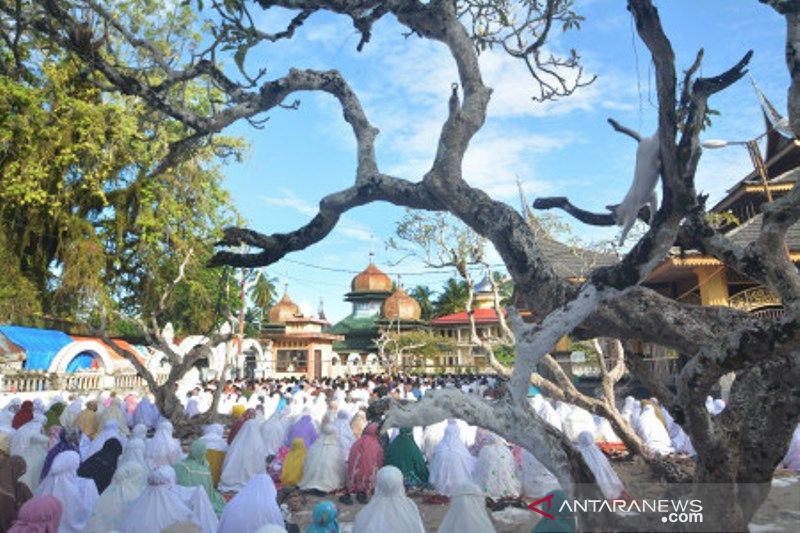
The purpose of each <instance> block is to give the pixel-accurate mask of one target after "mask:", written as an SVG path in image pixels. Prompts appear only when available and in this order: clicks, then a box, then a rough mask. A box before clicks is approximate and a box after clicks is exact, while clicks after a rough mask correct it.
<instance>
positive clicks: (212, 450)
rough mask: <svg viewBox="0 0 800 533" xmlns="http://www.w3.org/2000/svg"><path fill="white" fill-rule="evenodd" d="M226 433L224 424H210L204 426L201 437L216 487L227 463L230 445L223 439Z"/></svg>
mask: <svg viewBox="0 0 800 533" xmlns="http://www.w3.org/2000/svg"><path fill="white" fill-rule="evenodd" d="M224 433H225V428H224V427H223V425H222V424H208V425H205V426H203V436H202V437H200V438H201V439H202V440H203V441H204V442H205V443H206V459H207V460H208V469H209V470H210V471H211V482H212V484H213V485H214V487H216V486H217V485H218V484H219V476H220V475H222V464H223V463H224V462H225V454H226V453H227V452H228V443H227V442H226V441H225V438H224V437H223V435H224ZM261 436H262V438H263V436H264V432H263V426H262V432H261Z"/></svg>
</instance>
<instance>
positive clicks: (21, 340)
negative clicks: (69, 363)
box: [0, 326, 73, 370]
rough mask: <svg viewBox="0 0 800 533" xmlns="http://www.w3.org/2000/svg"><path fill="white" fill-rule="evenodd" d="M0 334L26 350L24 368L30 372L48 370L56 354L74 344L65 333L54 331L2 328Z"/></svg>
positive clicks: (18, 327) (17, 327)
mask: <svg viewBox="0 0 800 533" xmlns="http://www.w3.org/2000/svg"><path fill="white" fill-rule="evenodd" d="M0 333H2V334H3V335H4V336H5V337H7V338H8V340H10V341H11V342H13V343H14V344H16V345H17V346H19V347H21V348H23V349H24V350H25V363H24V364H23V368H26V369H28V370H47V369H48V368H50V363H51V362H52V361H53V359H54V358H55V356H56V354H57V353H58V352H59V351H61V349H62V348H64V347H65V346H67V345H68V344H71V343H72V342H73V340H72V337H70V336H69V335H67V334H66V333H64V332H63V331H55V330H52V329H38V328H26V327H22V326H0Z"/></svg>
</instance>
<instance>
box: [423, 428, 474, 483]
mask: <svg viewBox="0 0 800 533" xmlns="http://www.w3.org/2000/svg"><path fill="white" fill-rule="evenodd" d="M474 469H475V458H474V457H472V455H470V453H469V450H467V447H466V445H465V444H464V442H463V441H462V440H461V434H460V431H459V429H458V424H456V421H455V420H453V419H450V420H448V421H447V426H446V427H445V430H444V436H443V437H442V440H441V441H439V444H437V445H436V448H434V450H433V458H432V459H431V465H430V483H431V485H433V488H434V489H435V490H436V492H438V493H439V494H442V495H444V496H448V497H449V496H452V495H453V491H454V490H455V489H456V487H457V486H459V485H462V484H464V483H470V482H471V481H472V472H473V470H474Z"/></svg>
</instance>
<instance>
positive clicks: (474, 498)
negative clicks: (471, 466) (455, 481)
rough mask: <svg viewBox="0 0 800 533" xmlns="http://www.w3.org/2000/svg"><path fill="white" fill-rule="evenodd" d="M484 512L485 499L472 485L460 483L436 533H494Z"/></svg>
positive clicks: (490, 522)
mask: <svg viewBox="0 0 800 533" xmlns="http://www.w3.org/2000/svg"><path fill="white" fill-rule="evenodd" d="M494 532H495V528H494V524H492V520H491V519H490V518H489V513H487V512H486V497H485V496H484V494H483V493H482V492H481V489H479V488H478V487H477V486H476V485H475V484H474V483H462V484H461V485H459V486H458V487H456V488H455V490H454V491H453V498H452V500H451V501H450V507H448V509H447V514H445V515H444V520H442V523H441V524H440V525H439V529H438V533H494Z"/></svg>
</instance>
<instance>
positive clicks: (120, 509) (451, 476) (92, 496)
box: [0, 376, 800, 533]
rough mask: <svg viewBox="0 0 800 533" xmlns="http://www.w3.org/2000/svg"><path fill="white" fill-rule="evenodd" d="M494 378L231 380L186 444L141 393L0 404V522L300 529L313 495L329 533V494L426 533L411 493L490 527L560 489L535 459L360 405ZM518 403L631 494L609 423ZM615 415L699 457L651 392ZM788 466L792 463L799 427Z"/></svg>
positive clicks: (84, 527)
mask: <svg viewBox="0 0 800 533" xmlns="http://www.w3.org/2000/svg"><path fill="white" fill-rule="evenodd" d="M194 385H195V384H189V385H188V386H186V385H181V387H182V388H183V389H184V390H183V391H182V392H181V396H182V397H183V398H184V400H185V403H186V410H185V415H186V416H190V417H191V416H197V415H198V414H200V413H201V412H202V411H203V410H204V407H205V406H204V404H205V403H206V399H202V401H201V398H198V396H200V395H202V393H203V392H207V390H206V391H204V390H203V389H202V388H199V389H197V388H195V387H194ZM498 385H499V382H498V381H497V380H496V378H494V377H491V376H478V377H470V378H458V377H437V378H426V379H421V378H411V377H399V378H398V377H396V376H395V377H392V376H360V377H357V378H348V379H339V380H322V381H319V382H317V381H311V382H308V381H305V380H282V381H278V380H263V381H259V382H238V383H230V384H227V385H226V387H225V390H223V391H220V392H221V396H220V398H219V400H220V401H219V410H220V412H221V413H226V414H229V415H232V418H231V419H232V423H231V424H229V425H227V426H224V425H222V424H218V423H213V424H208V425H205V426H203V427H202V436H200V437H199V438H197V439H196V440H194V441H193V442H191V443H190V444H189V445H188V447H186V448H185V447H184V446H183V445H182V444H181V442H180V441H179V440H178V439H177V438H175V436H174V435H173V425H172V423H171V422H170V421H169V420H167V419H166V418H164V417H162V416H161V414H160V412H159V410H158V408H157V407H156V405H155V404H154V403H153V401H152V399H151V398H150V397H148V396H147V395H145V396H143V397H142V398H141V399H140V398H139V397H138V396H137V395H135V394H129V395H127V396H125V398H124V400H121V399H120V398H118V397H117V396H116V395H115V394H113V393H110V394H108V393H104V394H102V395H100V396H99V397H96V398H93V399H90V398H71V399H70V400H69V401H63V400H62V399H61V398H60V397H56V398H54V399H52V400H51V401H50V402H49V404H45V403H44V402H43V401H42V400H41V399H36V400H34V401H30V400H26V401H19V399H18V398H14V397H12V398H11V399H10V401H9V402H8V403H7V405H5V407H3V408H2V410H0V531H12V532H15V533H20V532H47V531H52V532H55V531H59V532H62V533H72V532H81V531H87V532H108V531H122V532H126V533H140V532H141V533H151V532H155V531H170V532H189V531H192V532H197V531H199V532H203V533H214V532H220V533H240V532H256V531H258V532H270V531H299V528H298V526H297V524H296V522H298V520H297V514H296V513H298V511H300V510H302V509H303V502H304V498H305V497H306V495H307V494H309V493H311V494H314V495H317V496H323V497H326V498H329V500H326V501H322V502H320V503H318V504H317V505H316V506H314V508H313V513H312V518H313V522H312V523H311V524H310V525H308V527H307V528H306V530H305V531H306V533H322V532H338V531H339V523H338V510H337V504H338V505H340V506H341V505H344V506H349V505H352V504H353V503H354V500H355V501H358V502H359V503H360V504H362V505H363V507H362V508H361V509H360V510H359V511H358V513H357V514H356V516H355V521H354V522H353V523H352V528H351V530H352V531H354V532H355V533H371V532H381V533H393V532H398V533H407V532H410V533H416V532H423V531H425V527H424V526H423V522H422V519H421V516H420V513H419V510H418V508H417V506H416V504H415V503H414V501H413V500H412V499H411V498H409V497H408V496H407V493H410V494H412V495H413V496H417V497H423V498H424V499H431V498H433V500H432V501H434V502H435V503H448V502H449V507H448V510H447V513H446V515H445V517H444V519H443V521H442V522H441V524H440V525H439V527H438V531H439V532H444V533H447V532H454V533H455V532H458V533H462V532H483V531H486V532H491V531H495V529H494V526H493V525H492V521H491V519H490V518H489V514H488V512H487V507H488V509H490V510H497V509H500V508H502V507H503V506H505V505H510V504H512V505H524V503H523V502H524V498H528V499H530V498H534V499H538V498H541V497H542V496H543V495H545V494H552V495H553V496H554V500H558V499H561V498H564V497H565V494H564V493H563V491H562V490H561V487H560V486H559V482H558V480H557V479H556V477H555V476H554V475H553V474H552V473H551V472H549V471H548V470H547V468H545V467H544V465H542V464H541V463H540V462H539V461H538V460H537V459H536V458H535V457H534V455H533V454H531V453H530V452H529V451H527V450H525V449H523V448H522V447H520V446H518V445H516V444H514V443H510V442H507V441H505V440H504V439H503V438H501V437H500V436H498V435H496V434H493V433H491V432H490V431H488V430H486V429H483V428H479V427H474V426H470V425H469V424H467V423H466V422H464V421H462V420H458V419H448V420H444V421H441V422H439V423H436V424H432V425H429V426H425V427H413V428H399V429H390V428H386V429H387V431H383V429H384V428H381V427H380V426H379V423H380V417H379V416H376V415H375V414H374V412H372V413H370V411H369V407H370V403H372V402H373V401H374V400H375V399H378V398H381V397H383V396H393V397H395V398H397V399H402V400H408V401H416V400H418V399H419V398H420V397H421V396H422V395H424V393H425V391H426V390H427V389H429V388H432V387H451V388H461V389H462V390H463V391H465V392H467V393H472V394H478V395H482V396H484V397H487V398H492V397H495V396H496V394H497V386H498ZM181 387H179V389H180V388H181ZM198 392H200V394H198ZM529 401H530V403H531V405H532V407H533V408H534V409H535V410H536V412H537V413H538V415H539V416H540V417H541V418H542V419H543V420H544V421H546V422H547V423H549V424H551V425H553V426H554V427H555V428H557V429H558V430H559V431H562V432H563V433H564V434H565V435H566V436H567V437H568V438H569V439H571V440H572V442H573V443H574V445H575V447H576V448H577V449H578V450H579V451H580V453H581V454H582V456H583V458H584V460H585V462H586V464H587V465H588V466H589V468H590V469H591V470H592V472H593V473H594V475H595V478H596V479H597V482H598V485H599V487H600V489H601V491H602V492H603V494H604V496H605V497H606V498H608V499H618V498H627V497H629V495H628V494H627V492H626V490H625V487H624V485H623V482H622V481H621V480H620V478H619V476H618V475H617V474H616V473H615V472H614V470H613V468H612V467H611V464H610V462H609V460H608V458H607V457H606V455H605V454H604V453H603V451H601V448H603V447H604V446H605V445H608V444H612V445H614V444H617V443H618V441H619V438H618V437H617V436H616V435H615V434H614V431H613V429H612V428H611V426H610V424H609V423H608V421H607V420H605V419H602V418H599V417H596V416H593V415H591V414H590V413H588V412H587V411H585V410H583V409H581V408H579V407H577V406H574V405H570V404H567V403H564V402H559V401H555V402H553V401H551V400H550V399H548V398H545V397H543V396H542V395H541V394H539V393H538V391H537V390H535V388H532V389H531V392H530V398H529ZM193 402H195V405H194V407H193V408H191V406H192V403H193ZM208 405H210V403H209V404H208ZM707 407H708V409H709V411H710V413H711V414H712V415H718V414H719V412H721V410H722V409H724V407H725V406H724V403H722V402H721V401H720V400H717V401H714V400H710V399H709V402H708V403H707ZM206 408H207V407H206ZM621 414H622V416H623V417H624V418H626V419H627V420H628V421H629V422H630V423H631V425H632V426H633V428H634V429H635V431H636V432H637V433H638V434H639V436H640V437H641V438H642V440H643V442H644V443H645V445H646V446H647V447H648V448H650V450H652V451H653V452H655V453H659V454H671V453H682V454H686V455H692V454H693V453H694V452H693V449H692V447H691V442H690V440H689V438H688V436H687V435H686V434H685V433H684V432H683V431H682V429H681V428H680V426H678V425H677V424H675V422H674V421H673V420H672V419H671V418H670V417H669V413H668V412H667V411H666V410H664V409H662V408H661V407H660V406H659V405H658V404H657V403H656V402H655V401H652V400H643V401H641V402H639V401H637V400H635V399H634V398H632V397H627V398H625V400H624V402H623V404H622V406H621ZM368 415H369V416H368ZM784 466H785V467H786V468H790V469H795V470H797V469H800V431H795V433H794V436H793V440H792V443H791V445H790V449H789V452H788V453H787V456H786V458H785V459H784ZM436 498H439V500H436ZM555 518H556V520H555V521H552V520H546V521H542V522H540V523H539V524H537V526H536V528H535V529H534V531H547V530H552V529H547V528H552V527H554V526H558V527H559V528H561V529H559V530H564V531H570V530H573V529H574V526H575V523H574V521H575V519H574V516H571V515H570V514H569V513H565V514H563V515H559V516H556V517H555ZM537 528H538V529H537Z"/></svg>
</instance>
